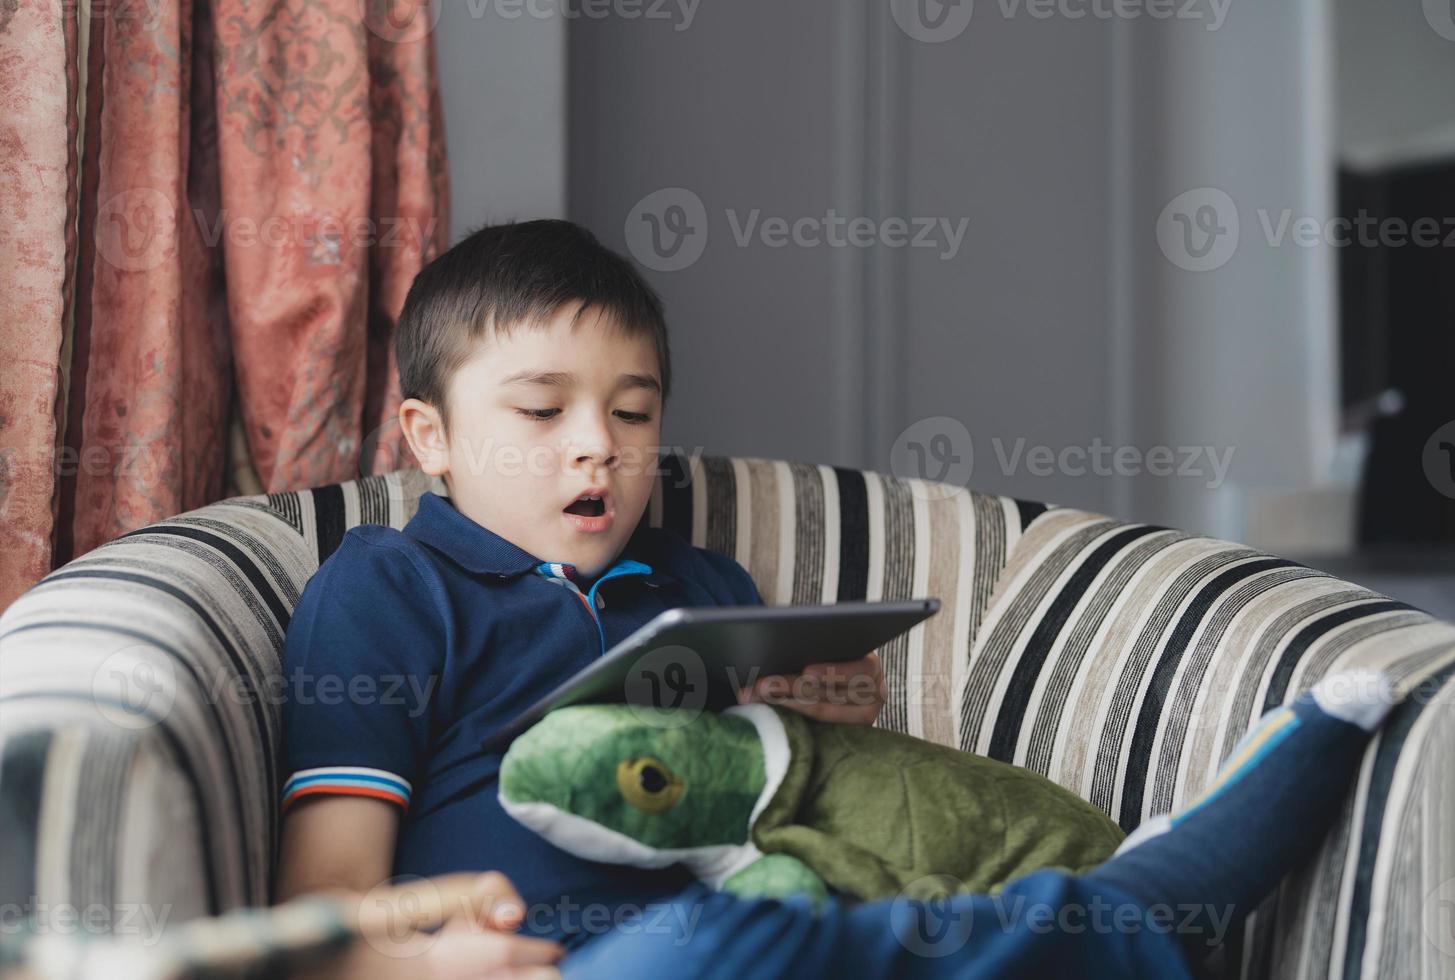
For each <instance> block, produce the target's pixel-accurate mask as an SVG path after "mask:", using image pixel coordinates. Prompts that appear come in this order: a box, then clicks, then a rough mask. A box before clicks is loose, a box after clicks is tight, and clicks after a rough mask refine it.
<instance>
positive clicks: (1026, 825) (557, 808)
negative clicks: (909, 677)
mask: <svg viewBox="0 0 1455 980" xmlns="http://www.w3.org/2000/svg"><path fill="white" fill-rule="evenodd" d="M500 801H501V803H502V805H503V806H504V807H505V810H506V812H508V813H510V814H511V815H512V816H513V817H514V818H515V819H517V820H519V821H520V822H521V823H522V824H524V825H525V826H527V827H529V828H531V829H532V830H534V831H535V832H536V833H539V834H540V835H542V836H543V837H545V838H546V839H547V840H549V841H551V843H553V844H555V845H556V846H557V847H560V848H562V849H564V850H566V851H569V852H571V853H572V854H575V855H577V856H579V857H582V858H586V859H588V860H593V861H606V862H610V863H615V864H625V865H633V866H636V867H645V868H657V867H665V866H667V865H670V864H676V863H679V862H680V863H681V864H683V865H685V866H686V867H688V868H689V869H690V870H691V871H692V872H693V873H694V874H695V875H696V876H697V877H698V878H700V879H702V880H703V881H705V882H706V883H708V884H709V885H710V886H711V887H714V888H718V889H723V890H726V891H730V892H732V893H734V894H737V895H741V896H744V897H767V898H786V897H788V896H791V895H795V894H805V895H808V896H809V897H811V898H813V899H815V900H818V899H821V898H822V897H824V896H825V895H826V894H827V892H828V891H829V890H832V891H834V892H837V893H840V894H842V895H847V896H851V897H853V898H858V899H875V898H886V897H890V896H894V895H899V894H909V895H913V896H915V897H923V898H929V897H933V896H934V895H936V894H944V893H946V892H950V891H967V892H993V891H996V890H998V889H999V888H1000V886H1002V885H1004V884H1006V883H1007V882H1010V881H1013V880H1015V879H1016V878H1019V877H1021V876H1022V875H1025V874H1029V873H1030V872H1032V871H1036V870H1038V869H1041V868H1047V867H1059V868H1063V869H1065V870H1067V871H1069V872H1071V873H1073V874H1076V873H1080V872H1082V871H1084V870H1086V869H1089V868H1090V867H1092V866H1093V865H1096V864H1099V863H1100V862H1102V861H1103V860H1105V859H1106V858H1108V857H1110V856H1111V854H1112V852H1113V851H1115V850H1116V847H1117V845H1118V844H1119V843H1121V841H1122V838H1123V835H1122V832H1121V830H1120V829H1119V828H1118V827H1117V826H1116V824H1114V823H1112V821H1111V820H1109V819H1107V817H1106V815H1105V814H1103V813H1102V812H1101V811H1100V810H1098V809H1097V808H1095V807H1094V806H1092V805H1091V804H1089V803H1087V802H1086V801H1084V800H1082V799H1080V798H1079V797H1077V796H1076V795H1075V794H1073V793H1071V792H1069V791H1068V790H1065V789H1062V788H1061V787H1060V786H1057V785H1056V784H1055V783H1053V782H1051V781H1050V780H1048V779H1046V778H1045V777H1043V776H1040V775H1038V774H1036V773H1033V772H1031V771H1029V770H1027V769H1020V768H1017V767H1015V766H1011V765H1008V764H1006V763H1003V762H996V761H995V760H993V759H987V758H985V757H984V756H978V755H972V754H971V753H968V752H959V751H956V750H955V749H950V748H946V747H944V746H941V745H936V744H933V743H931V742H926V741H923V740H921V739H917V738H913V737H911V736H908V735H903V734H900V733H898V732H891V731H887V730H885V729H882V728H872V727H869V726H867V725H840V724H829V723H825V722H817V721H812V720H810V719H808V718H805V717H804V716H802V715H800V714H798V713H796V712H793V711H788V710H785V709H780V708H774V707H771V706H768V705H763V704H751V705H743V706H740V707H734V708H729V709H728V710H726V711H724V712H722V713H720V714H719V713H712V712H703V713H700V714H693V713H687V712H683V713H675V712H669V711H655V710H650V709H647V710H644V709H638V708H633V707H629V706H626V705H578V706H573V707H569V708H561V709H558V710H556V711H553V712H551V713H550V714H549V715H547V716H546V717H545V718H544V719H542V720H541V721H540V722H538V723H537V724H536V725H535V726H534V727H533V728H531V729H530V730H529V731H527V732H525V733H524V734H523V735H521V736H520V737H519V738H518V739H516V741H515V743H514V744H513V745H512V746H511V747H510V750H509V751H508V752H507V753H506V755H505V759H504V761H503V763H502V765H501V770H500Z"/></svg>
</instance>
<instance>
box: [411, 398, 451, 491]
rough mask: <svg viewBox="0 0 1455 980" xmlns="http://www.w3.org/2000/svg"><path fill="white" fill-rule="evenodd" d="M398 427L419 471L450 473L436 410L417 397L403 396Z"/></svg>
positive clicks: (438, 414) (443, 429)
mask: <svg viewBox="0 0 1455 980" xmlns="http://www.w3.org/2000/svg"><path fill="white" fill-rule="evenodd" d="M399 427H400V428H401V429H403V430H404V438H405V441H407V442H408V443H409V448H410V449H411V450H413V451H414V458H415V459H417V460H419V468H420V469H421V470H423V471H424V472H425V473H427V474H429V475H430V476H443V475H444V474H445V473H448V472H449V469H450V447H449V442H448V441H447V440H446V439H445V427H444V422H443V421H442V420H441V419H440V412H439V409H437V408H435V407H434V406H433V405H431V404H430V403H429V402H423V401H420V400H419V399H418V398H406V399H404V401H402V402H400V403H399Z"/></svg>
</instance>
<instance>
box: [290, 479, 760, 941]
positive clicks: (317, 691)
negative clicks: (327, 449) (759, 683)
mask: <svg viewBox="0 0 1455 980" xmlns="http://www.w3.org/2000/svg"><path fill="white" fill-rule="evenodd" d="M762 602H763V600H762V598H761V596H759V594H758V590H757V588H756V587H755V586H754V584H753V580H752V579H751V578H750V577H749V576H748V573H747V572H746V571H745V570H744V569H743V567H742V566H741V565H739V564H738V563H737V562H735V561H733V560H732V559H731V558H728V557H726V556H724V555H720V554H717V553H716V552H712V551H708V550H706V549H703V548H697V547H694V546H693V545H692V544H690V543H689V542H687V541H685V540H683V538H682V537H681V536H680V535H678V534H677V533H675V532H673V531H670V530H667V529H664V528H653V527H649V526H647V524H646V522H645V521H643V522H642V524H640V525H639V526H638V527H637V528H636V530H635V532H634V533H633V535H632V537H631V538H630V540H629V541H628V543H627V545H626V546H625V547H624V548H623V549H622V553H621V554H620V555H619V556H618V559H617V561H616V562H615V563H614V564H613V565H612V566H610V567H609V568H608V569H607V570H606V571H604V572H602V573H601V575H599V576H598V577H597V578H596V580H595V581H594V582H591V581H587V580H585V579H583V578H582V577H581V576H580V575H579V574H578V573H577V572H576V570H575V568H573V567H572V566H570V565H569V564H564V563H559V562H553V561H550V560H549V556H548V557H547V558H542V557H538V556H536V555H532V554H529V553H528V552H526V551H524V550H522V549H521V548H519V547H517V546H516V545H514V544H512V543H511V542H509V541H507V540H505V539H504V538H502V537H500V536H499V535H497V534H495V533H494V532H492V531H490V530H489V529H488V528H485V527H483V526H482V525H480V524H478V523H476V522H475V521H474V520H472V519H471V518H469V517H467V516H465V515H464V514H462V513H460V512H459V511H458V510H457V509H456V508H455V506H454V505H453V504H452V503H451V502H450V501H449V500H448V498H445V497H441V496H437V495H436V494H433V493H426V494H424V495H423V496H422V497H421V498H420V503H419V511H418V513H417V514H416V515H415V516H414V518H413V519H412V520H410V522H409V523H408V525H406V526H405V528H404V529H403V530H402V531H400V530H396V529H394V528H389V527H384V526H381V525H361V526H359V527H355V528H352V529H350V530H349V532H348V533H347V534H346V535H344V538H343V541H342V543H341V544H340V545H339V548H338V550H337V551H336V552H335V553H334V554H333V555H332V556H330V557H329V558H328V560H327V561H325V562H324V563H323V564H322V566H321V567H320V568H319V570H318V572H317V573H316V574H315V575H314V576H313V577H312V578H311V579H310V580H309V582H308V585H307V587H306V588H305V589H304V591H303V595H302V597H301V599H300V600H299V603H298V608H297V610H296V611H295V613H294V615H293V618H292V621H291V623H290V625H289V627H288V634H287V638H286V641H285V644H284V651H283V668H284V681H285V690H286V695H285V698H284V704H283V745H284V772H285V773H287V774H289V779H288V781H287V783H286V784H285V786H284V789H283V800H282V805H283V807H284V809H285V810H286V809H287V808H288V807H289V806H291V805H293V804H294V803H296V802H297V801H298V800H299V799H301V798H303V797H305V796H308V795H312V794H319V793H325V794H350V795H360V796H369V797H373V798H376V799H382V800H386V801H389V802H391V803H394V804H396V805H398V806H400V807H401V808H403V810H404V817H403V821H402V824H401V828H400V834H399V838H398V842H397V844H396V847H395V854H394V873H395V874H415V875H436V874H444V873H447V872H454V871H483V870H492V869H493V870H499V871H502V872H504V873H505V874H506V875H507V876H508V877H509V878H510V879H511V880H512V881H513V882H514V884H515V885H516V887H517V888H518V889H519V890H520V893H521V896H522V897H523V898H524V899H525V900H526V902H527V904H528V905H530V904H535V903H558V902H559V901H560V900H561V899H562V898H565V899H567V900H569V901H572V902H576V903H578V904H584V903H610V902H635V901H645V900H647V899H648V898H649V897H651V896H656V895H663V894H667V893H669V892H671V891H673V890H675V889H676V888H678V887H680V886H681V885H682V884H684V883H685V882H686V881H687V880H688V879H687V876H686V875H685V873H684V872H682V871H680V870H679V869H665V870H662V871H645V870H640V869H635V868H622V867H619V866H615V865H606V864H599V863H596V862H591V861H584V860H581V859H580V858H576V857H573V856H571V855H570V854H567V853H566V852H564V851H561V850H558V849H556V848H555V847H553V846H552V845H551V844H549V843H547V842H546V841H545V840H544V839H542V838H540V837H538V836H537V835H535V834H534V833H532V832H531V831H529V830H526V829H525V828H524V827H522V826H521V825H520V824H518V823H516V821H515V820H513V819H512V818H511V817H509V816H507V815H506V813H505V812H504V810H503V809H502V808H501V806H500V803H499V800H498V798H497V795H496V792H497V786H496V777H497V773H498V770H499V767H500V758H501V754H500V753H499V752H486V751H484V750H483V749H482V748H481V747H480V746H481V743H482V741H483V740H484V739H485V738H486V736H488V735H489V734H490V733H491V732H492V731H494V730H495V729H496V728H498V727H499V726H501V725H504V724H505V723H507V722H509V721H510V720H511V719H512V718H514V717H515V715H516V714H517V713H519V712H520V711H523V710H524V709H525V708H527V707H529V706H530V705H531V704H533V703H534V702H535V701H536V700H538V699H539V698H541V697H542V696H544V695H545V694H547V693H548V692H549V691H550V690H551V689H553V688H554V687H555V686H556V685H557V684H559V683H560V682H561V681H562V680H564V679H565V678H566V677H568V676H570V675H571V674H573V673H575V672H576V671H578V670H580V669H581V668H582V667H585V666H586V665H588V664H590V663H591V662H592V661H593V660H594V659H596V658H597V657H600V656H601V655H602V654H603V653H604V652H605V651H606V650H608V649H610V648H611V647H612V646H614V645H615V644H616V643H617V642H619V641H620V640H622V639H623V638H625V637H626V636H627V635H628V634H630V633H632V632H633V631H634V630H636V629H637V628H639V627H640V626H642V625H643V624H644V623H646V622H648V621H649V620H651V619H652V618H653V617H654V616H656V615H657V614H659V613H661V612H663V611H665V610H667V609H672V608H676V607H679V606H727V605H761V604H762ZM547 931H554V930H550V929H548V930H547Z"/></svg>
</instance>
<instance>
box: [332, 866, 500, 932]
mask: <svg viewBox="0 0 1455 980" xmlns="http://www.w3.org/2000/svg"><path fill="white" fill-rule="evenodd" d="M477 877H479V876H478V875H473V874H452V875H441V876H440V877H437V878H412V879H409V880H407V881H402V882H393V883H389V884H384V885H379V886H378V887H375V888H371V889H370V890H369V891H368V892H367V893H365V894H364V895H357V894H356V895H355V898H356V901H355V903H354V904H353V905H352V908H351V911H352V914H353V917H354V921H353V925H354V928H355V929H356V930H357V931H358V932H360V933H362V934H364V935H365V936H384V937H388V938H390V939H397V938H399V937H400V936H402V935H403V934H404V933H408V932H417V931H419V930H422V929H433V928H435V927H437V926H439V925H441V924H442V923H444V922H445V921H446V920H448V919H449V918H450V917H451V916H454V915H456V914H457V913H459V912H460V911H461V910H462V909H466V908H469V907H470V901H471V895H472V894H473V893H474V890H475V880H476V878H477Z"/></svg>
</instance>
